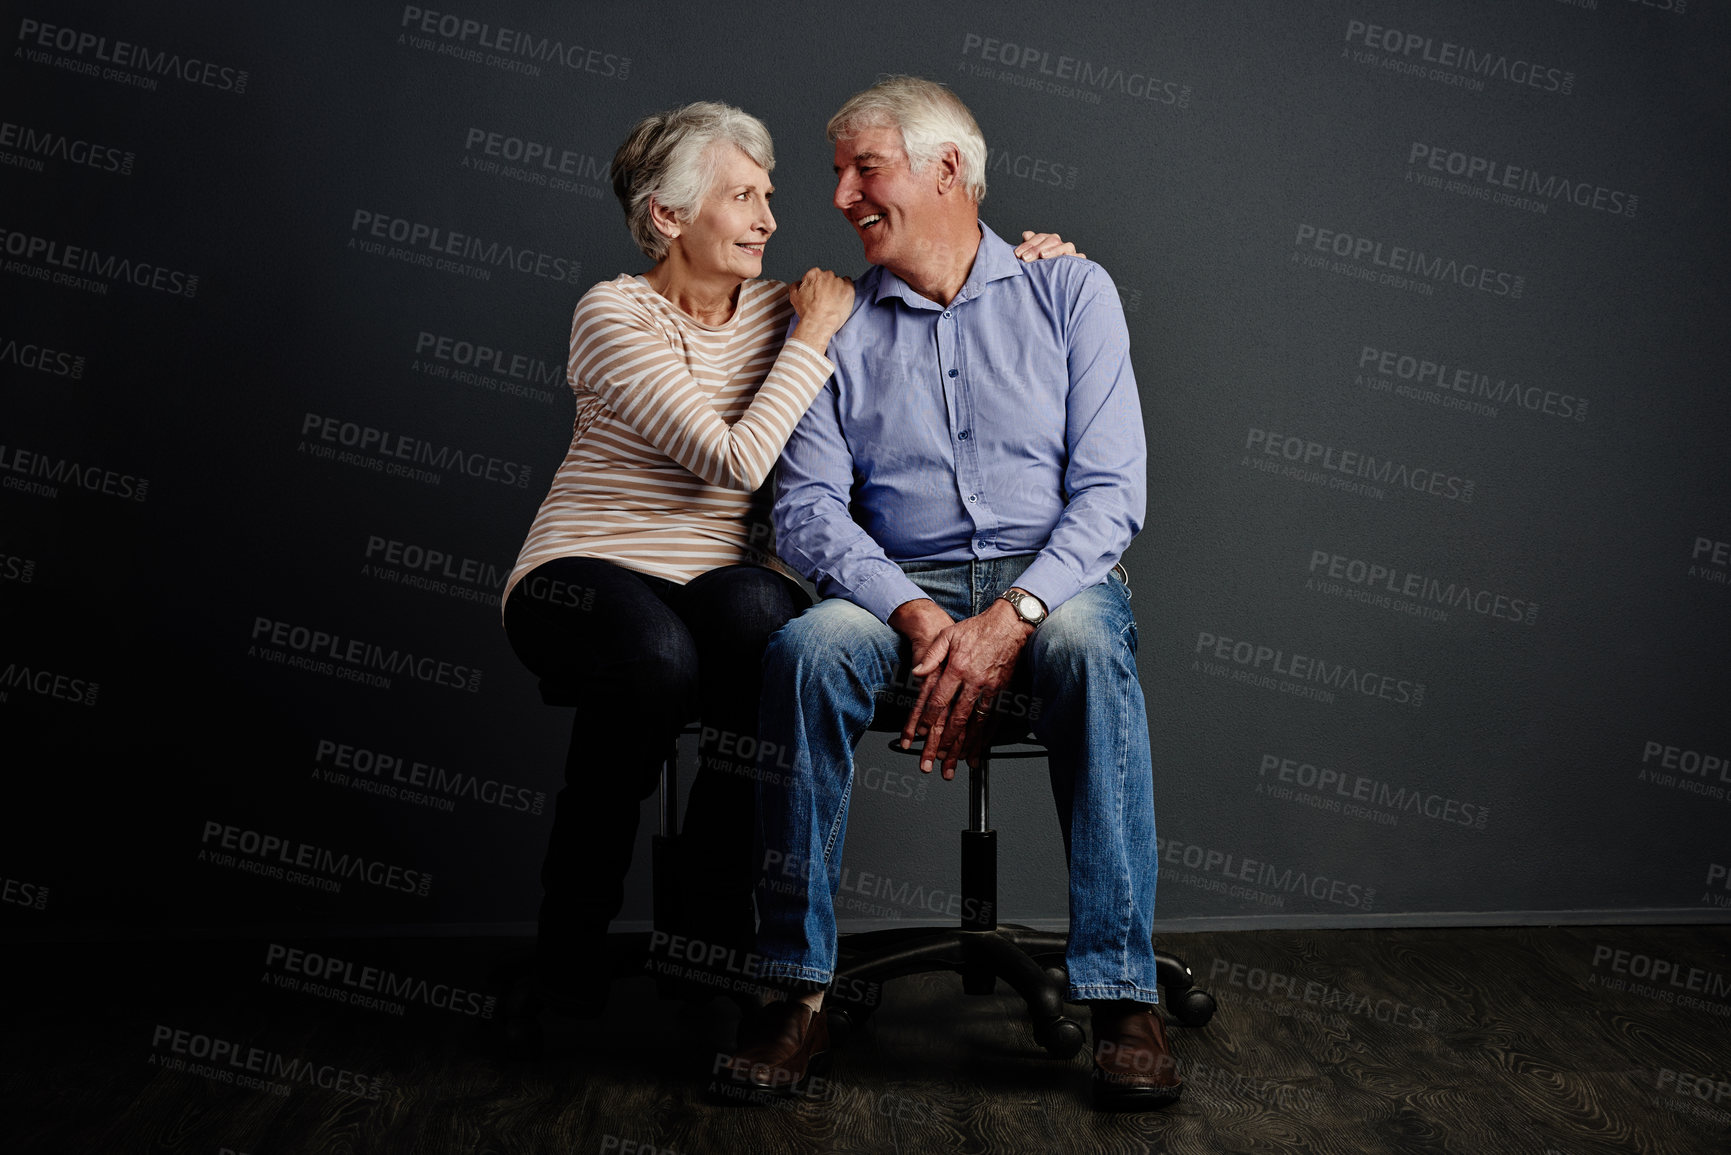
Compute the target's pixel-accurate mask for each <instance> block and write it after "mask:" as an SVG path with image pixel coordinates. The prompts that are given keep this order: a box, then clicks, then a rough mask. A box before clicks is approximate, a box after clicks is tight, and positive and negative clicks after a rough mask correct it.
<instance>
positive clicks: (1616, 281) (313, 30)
mask: <svg viewBox="0 0 1731 1155" xmlns="http://www.w3.org/2000/svg"><path fill="white" fill-rule="evenodd" d="M421 7H422V8H426V9H427V10H428V11H429V12H431V13H432V14H430V15H428V14H421V8H417V7H414V6H402V5H394V4H363V5H353V4H335V3H321V4H302V5H273V6H254V5H248V6H243V7H242V8H240V9H236V8H235V7H234V6H232V5H222V4H214V3H196V4H189V5H179V6H176V7H175V10H174V11H173V12H167V13H154V12H153V13H145V12H142V11H139V10H137V9H136V8H135V6H132V5H122V4H116V3H96V2H89V3H77V2H57V3H55V4H52V5H48V4H37V3H28V2H26V3H18V2H14V0H7V3H5V5H4V8H5V11H6V18H5V20H4V22H3V23H0V27H4V28H7V29H9V30H10V31H9V35H10V36H11V38H12V41H13V44H12V51H10V52H8V53H7V54H6V56H5V58H4V60H3V61H0V110H3V111H0V204H3V205H4V207H5V211H4V214H3V219H0V301H3V307H0V389H3V392H0V398H3V401H0V404H3V406H4V410H3V411H4V414H5V416H4V422H3V425H0V446H3V448H0V613H3V614H4V617H3V619H0V620H3V632H0V683H3V684H0V727H4V733H5V738H4V742H5V751H6V753H5V763H6V770H5V781H6V790H7V794H8V802H7V805H6V806H5V807H4V808H3V817H0V823H3V830H4V834H3V837H0V875H4V878H5V880H6V883H5V892H4V893H5V902H4V903H0V910H3V911H4V918H5V921H6V923H7V924H8V925H9V926H10V927H11V928H13V929H14V930H17V931H20V932H23V933H31V932H40V933H44V934H63V933H94V934H117V933H130V932H131V931H134V930H138V929H164V928H165V929H168V930H170V931H177V930H182V929H186V928H194V927H218V928H231V929H234V928H243V927H246V926H249V925H266V924H268V925H272V926H279V927H280V926H284V925H288V926H302V927H307V928H317V927H339V928H340V927H352V928H357V929H359V928H413V927H425V926H429V925H437V926H441V927H446V928H468V927H476V926H484V927H504V928H509V927H521V926H522V925H524V924H526V923H527V922H528V921H529V920H530V919H531V918H532V916H533V910H534V904H535V900H536V894H537V888H536V882H535V878H534V873H535V868H536V865H537V863H538V861H539V857H540V852H541V848H542V845H543V843H544V839H545V833H546V830H547V824H548V821H549V818H550V812H549V810H550V799H551V794H552V792H553V791H554V790H555V789H556V788H557V778H558V772H559V766H560V762H561V758H562V751H563V747H564V744H565V740H566V731H565V727H566V725H567V723H566V721H565V718H564V716H563V714H562V713H561V712H558V711H553V710H549V709H547V708H544V707H542V706H541V705H540V704H539V702H538V700H537V697H536V694H535V690H534V682H533V680H532V679H531V678H530V676H529V675H528V674H527V673H525V672H524V671H523V670H522V669H520V668H519V667H518V666H517V664H516V662H515V660H514V658H513V657H512V654H511V652H510V650H509V648H508V647H507V645H506V643H505V639H504V637H503V634H502V632H501V631H500V629H499V627H498V617H497V615H498V610H497V604H496V602H495V600H494V599H495V597H496V593H497V589H498V586H499V585H500V583H501V581H502V578H503V575H504V574H505V573H506V572H507V571H508V570H509V568H510V565H511V562H512V559H513V558H514V557H515V554H516V550H517V546H518V544H519V543H520V541H521V539H522V536H523V534H524V532H525V530H526V528H527V526H528V524H529V520H530V518H531V516H532V515H533V512H534V510H535V507H536V505H537V503H538V502H539V500H540V498H541V496H542V494H543V493H544V491H545V487H546V485H547V483H548V481H549V479H550V477H551V473H552V470H553V468H554V466H555V465H556V463H557V462H558V460H559V459H560V456H561V454H562V452H563V449H564V447H565V445H566V442H567V440H568V437H569V429H570V419H571V412H572V406H571V401H570V399H569V394H568V392H567V391H566V390H565V389H564V386H563V381H562V365H563V357H564V347H565V338H566V332H567V327H568V319H569V315H570V310H571V307H572V305H573V303H574V302H575V300H576V298H577V297H578V296H579V295H580V293H581V292H582V290H583V289H584V288H586V287H587V286H588V285H589V284H591V283H593V282H595V281H597V280H601V279H605V278H608V277H611V276H613V275H614V274H616V273H618V272H620V271H625V270H630V271H637V270H640V269H641V268H642V266H643V261H642V259H641V258H640V256H639V255H638V254H637V253H636V251H635V250H634V248H633V247H632V246H631V244H630V243H629V241H628V239H627V237H626V234H625V231H624V229H623V227H622V225H621V222H620V219H619V211H618V207H617V205H616V204H615V203H614V202H613V200H612V198H611V195H610V193H609V192H608V191H607V189H606V188H605V180H604V175H603V174H604V171H605V164H606V161H607V159H608V158H609V157H610V156H611V154H612V150H613V148H614V147H615V145H616V144H617V142H618V140H619V138H620V137H621V136H622V134H623V132H624V131H625V129H626V128H627V127H628V126H629V124H630V123H631V122H632V121H633V120H634V119H635V118H636V117H638V116H640V115H642V114H644V113H646V112H649V111H652V110H655V109H659V108H663V107H667V106H670V105H673V104H675V103H679V102H683V101H686V100H691V99H698V98H719V99H724V100H727V101H730V102H732V103H736V104H739V105H742V106H743V107H745V108H747V109H749V110H752V111H754V112H756V113H758V114H759V115H761V116H762V117H763V118H764V119H765V120H766V121H767V122H768V124H769V126H770V128H771V130H772V131H773V132H774V133H775V134H776V136H777V142H778V146H779V162H780V163H779V166H778V168H777V171H776V180H777V184H778V187H779V190H780V191H779V196H778V198H777V213H778V217H779V220H780V225H781V229H780V232H779V234H778V235H777V237H776V240H775V242H774V243H773V244H772V246H771V249H770V257H769V259H768V273H769V275H771V276H778V277H783V278H786V277H791V276H796V275H798V273H799V272H801V271H803V270H804V269H805V268H806V267H808V266H809V265H812V264H821V265H825V266H828V267H834V268H837V269H840V270H842V271H857V270H858V269H859V266H860V260H859V254H858V248H857V244H856V242H855V241H854V240H853V239H852V238H851V237H850V236H849V234H848V231H847V230H846V228H845V227H844V225H843V224H842V222H841V221H839V220H838V219H837V218H836V215H835V213H834V210H833V209H831V208H830V207H829V204H828V197H829V166H830V155H829V149H828V146H827V145H826V144H825V143H824V141H823V138H822V126H823V122H824V120H825V119H826V118H827V115H828V113H829V112H830V111H831V110H833V108H834V107H835V106H836V105H838V104H839V103H840V102H841V101H842V100H843V99H844V98H845V97H846V96H847V95H848V94H850V93H851V92H853V91H855V90H856V89H858V88H860V87H863V86H864V85H866V84H868V83H870V82H871V81H872V80H873V78H874V77H876V76H877V75H878V74H880V73H884V72H913V73H919V74H923V75H927V76H931V77H934V78H937V79H941V80H943V81H945V82H947V83H949V84H951V85H953V86H954V87H955V88H956V89H957V91H958V92H959V93H960V94H961V95H962V96H963V98H964V99H966V100H967V101H968V102H969V103H970V105H971V106H972V107H973V109H974V111H975V112H976V114H977V116H978V118H979V120H980V122H981V125H982V127H983V128H984V130H985V133H986V136H987V140H988V142H989V143H990V145H991V147H992V150H993V151H992V171H991V173H990V174H989V176H990V180H991V193H990V197H989V199H988V201H987V203H986V205H985V210H984V215H985V217H986V219H987V221H988V222H989V223H991V224H992V225H994V226H995V227H996V228H997V229H998V230H999V231H1000V232H1003V233H1005V234H1007V235H1009V234H1013V232H1014V231H1015V230H1019V229H1021V228H1024V227H1039V228H1047V229H1057V230H1060V231H1062V232H1063V233H1064V234H1065V235H1066V236H1069V237H1073V238H1075V239H1076V240H1078V241H1079V242H1080V244H1081V245H1082V247H1083V248H1084V249H1085V250H1086V251H1087V252H1088V253H1089V255H1090V256H1091V257H1093V258H1095V259H1097V260H1099V261H1101V262H1102V263H1103V264H1105V266H1106V267H1107V268H1108V269H1109V270H1110V271H1111V272H1112V274H1113V275H1114V277H1115V278H1116V279H1117V282H1118V284H1119V287H1120V291H1121V293H1122V295H1123V298H1124V304H1125V309H1126V313H1127V316H1128V319H1129V322H1130V329H1131V334H1132V338H1133V343H1134V345H1133V347H1134V352H1135V358H1136V365H1137V369H1138V373H1139V379H1140V383H1141V387H1142V398H1143V407H1144V410H1145V414H1146V421H1147V428H1148V433H1149V446H1150V465H1149V488H1150V495H1151V502H1150V518H1149V525H1148V528H1147V529H1146V530H1145V531H1144V533H1143V534H1142V536H1141V537H1140V538H1139V539H1138V540H1137V541H1136V543H1135V544H1134V546H1133V547H1132V548H1131V551H1130V553H1129V555H1128V557H1127V559H1126V561H1127V563H1128V565H1129V568H1130V570H1131V572H1132V574H1133V586H1134V589H1135V604H1136V607H1137V610H1138V616H1139V618H1140V622H1141V653H1140V663H1141V670H1142V676H1143V680H1144V683H1145V685H1146V687H1147V690H1148V695H1149V702H1150V716H1151V721H1152V724H1153V731H1154V735H1155V755H1156V763H1155V774H1156V778H1157V790H1158V793H1157V801H1158V808H1159V824H1160V831H1161V835H1162V843H1163V845H1162V873H1161V891H1160V894H1161V897H1160V912H1161V921H1162V923H1163V924H1165V925H1167V926H1182V925H1185V924H1195V923H1199V922H1209V921H1212V922H1215V923H1217V924H1222V925H1234V924H1235V925H1272V924H1281V923H1290V922H1294V921H1296V922H1302V923H1309V924H1315V925H1340V924H1345V923H1349V922H1353V921H1358V920H1365V919H1369V920H1372V921H1400V920H1420V921H1422V920H1432V921H1462V922H1469V921H1523V920H1539V919H1596V918H1613V919H1669V920H1676V919H1717V918H1722V917H1723V916H1724V909H1725V904H1727V903H1731V889H1728V888H1727V879H1726V876H1727V866H1728V865H1731V846H1728V845H1727V841H1726V838H1725V834H1724V831H1725V829H1726V822H1725V819H1726V817H1727V816H1731V762H1728V759H1731V727H1728V726H1727V723H1726V720H1725V707H1724V705H1723V703H1724V702H1725V700H1726V691H1727V689H1728V685H1727V683H1728V681H1731V679H1728V678H1727V659H1726V639H1727V637H1728V636H1731V631H1728V630H1727V628H1726V626H1727V621H1728V618H1731V587H1728V585H1727V574H1728V571H1731V545H1727V544H1726V543H1727V542H1731V501H1728V497H1731V473H1728V471H1727V469H1726V460H1727V448H1728V443H1731V436H1728V435H1731V416H1728V415H1727V411H1726V405H1725V402H1724V401H1723V398H1722V391H1721V389H1722V385H1723V383H1724V380H1725V378H1726V374H1727V369H1728V367H1731V343H1728V340H1727V331H1728V330H1727V325H1726V318H1727V315H1728V313H1727V308H1726V305H1727V299H1726V298H1727V276H1726V274H1727V263H1728V262H1727V244H1726V240H1727V237H1726V232H1727V213H1726V211H1725V206H1726V203H1727V196H1726V193H1727V174H1731V156H1728V152H1731V147H1728V142H1731V132H1728V129H1731V116H1728V115H1727V113H1728V109H1727V100H1726V84H1727V80H1728V79H1731V65H1728V63H1727V62H1728V61H1731V29H1728V27H1727V19H1726V16H1725V12H1724V9H1723V8H1722V7H1720V6H1717V5H1711V4H1699V3H1687V4H1685V2H1684V0H1670V3H1664V2H1659V3H1652V2H1649V3H1637V2H1634V0H1598V2H1597V3H1596V4H1593V3H1585V2H1583V3H1573V4H1571V3H1562V2H1559V0H1520V2H1518V3H1512V4H1489V3H1481V4H1463V5H1453V6H1436V5H1425V4H1417V3H1399V2H1388V3H1351V2H1347V0H1328V2H1312V3H1272V2H1265V3H1236V4H1219V3H1204V2H1200V0H1198V2H1190V3H1169V4H1143V3H1137V4H1130V3H1122V4H1111V5H1088V6H1085V7H1084V8H1079V9H1077V10H1075V11H1074V12H1073V13H1069V14H1062V15H1060V14H1059V13H1058V11H1057V10H1056V9H1053V8H1052V7H1050V6H1049V5H1047V4H1043V3H1040V4H1036V3H1017V4H993V5H989V6H988V5H984V4H973V3H964V4H953V5H945V6H940V7H936V8H934V7H932V6H929V5H915V4H903V3H892V4H890V5H888V6H887V8H886V7H885V6H881V5H880V6H879V7H878V9H875V10H874V12H873V19H872V22H871V25H872V26H871V28H870V29H869V30H861V29H860V28H859V27H858V24H857V20H856V16H857V14H856V13H854V12H852V11H850V10H843V9H839V8H834V7H832V6H827V5H813V4H793V3H785V4H767V5H758V6H754V7H753V8H752V10H751V11H750V12H744V11H741V10H739V9H738V8H736V7H730V6H721V5H711V6H703V7H700V8H699V7H696V6H691V5H684V4H659V3H653V2H648V3H641V2H640V3H634V4H630V5H619V4H609V5H606V6H593V5H578V4H537V3H494V2H491V0H464V2H463V3H461V4H456V5H454V6H453V7H450V8H435V7H434V6H433V5H424V6H421ZM507 29H508V30H510V31H509V32H506V31H504V30H507ZM553 43H556V44H557V45H558V46H559V48H560V49H562V51H561V53H560V54H559V57H558V58H557V59H553V58H550V57H549V56H548V55H546V54H545V52H544V51H541V52H539V54H538V50H539V49H540V47H541V46H543V45H548V44H553ZM519 150H522V152H523V153H525V154H527V153H532V154H533V159H532V160H528V161H527V162H524V161H517V163H513V160H516V158H517V157H518V156H519ZM495 154H496V155H495ZM393 233H394V234H395V236H393ZM476 350H484V351H485V352H483V353H479V354H477V353H476V352H475V351H476ZM477 357H480V358H481V361H480V362H477V361H476V358H477ZM364 431H372V432H370V433H368V432H364ZM363 436H365V437H368V438H371V439H372V440H371V441H369V442H367V443H362V444H353V445H350V444H346V443H345V442H346V441H352V440H354V439H356V438H360V437H363ZM435 555H438V556H437V557H436V556H435ZM315 636H319V638H318V640H317V641H315ZM370 683H383V684H370ZM869 743H870V744H869V745H868V746H867V747H866V751H865V754H864V755H863V756H862V759H861V766H862V768H864V773H865V775H866V776H865V777H863V778H862V788H861V789H860V790H858V791H857V792H856V795H855V815H856V817H855V821H854V824H853V835H854V837H853V840H852V844H851V845H850V847H849V850H848V865H849V868H850V870H851V871H853V872H855V873H853V874H852V875H851V876H850V877H851V879H852V882H851V883H850V889H849V890H848V891H847V892H846V893H845V894H844V896H843V903H844V909H843V911H842V914H843V917H844V919H845V920H846V921H847V923H848V924H850V925H863V924H865V923H868V922H872V921H874V920H881V919H883V918H890V917H893V918H896V919H898V920H904V921H905V920H908V919H917V918H921V917H934V918H935V917H938V913H937V912H941V910H942V908H943V906H944V905H945V901H946V899H947V897H948V896H949V894H950V893H951V892H952V891H953V889H954V886H955V861H954V860H955V854H954V843H955V835H954V831H955V830H956V829H957V828H958V827H959V826H960V824H961V803H962V790H961V788H960V785H959V783H957V784H950V785H946V784H944V783H942V782H926V781H921V780H918V779H917V776H915V775H913V774H912V767H911V765H910V764H908V763H906V762H903V761H902V760H900V759H896V758H893V757H892V756H890V755H889V754H887V753H884V752H881V747H882V740H881V739H879V738H877V737H873V738H871V739H870V740H869ZM340 748H352V751H354V752H364V753H354V752H351V753H349V754H347V755H339V753H338V750H339V749H340ZM340 758H341V760H344V761H347V762H348V763H349V764H350V765H349V767H348V769H347V770H346V771H345V770H344V769H343V767H341V766H339V764H338V763H339V759H340ZM417 763H420V764H424V765H423V766H422V768H420V769H417V768H416V764H417ZM426 767H437V768H438V770H437V772H434V771H432V770H428V769H427V768H426ZM344 774H346V778H345V777H343V775H344ZM394 778H397V779H399V780H397V781H393V779H394ZM417 779H418V780H420V781H421V785H420V786H419V787H418V788H417V787H415V786H413V785H411V781H410V780H417ZM369 786H370V787H372V788H373V789H371V790H368V789H363V788H362V787H369ZM392 788H394V789H395V794H394V795H392V794H391V793H389V792H388V791H389V790H390V789H392ZM995 793H996V809H995V817H996V819H997V825H998V826H999V827H1000V828H1001V829H1003V830H1004V831H1005V834H1004V836H1003V837H1004V838H1005V840H1006V844H1007V850H1006V853H1007V855H1008V856H1009V858H1010V859H1011V861H1009V862H1008V863H1007V864H1006V880H1005V895H1004V898H1005V905H1006V913H1007V914H1009V915H1011V916H1015V917H1019V918H1024V919H1029V920H1034V921H1040V920H1052V919H1062V917H1063V915H1064V887H1063V881H1062V863H1061V857H1060V854H1059V850H1058V841H1057V833H1056V823H1055V821H1054V819H1053V817H1052V814H1051V804H1050V801H1049V799H1048V796H1047V794H1046V789H1045V785H1044V775H1043V773H1042V772H1041V771H1040V768H1039V764H1037V763H1032V764H1023V765H1020V766H1016V767H1010V766H1008V765H1006V767H1005V769H1004V771H1003V772H1002V773H1001V774H1000V775H999V777H998V780H997V782H996V792H995ZM230 828H232V829H230ZM255 838H256V839H258V840H261V841H260V846H259V850H260V853H257V854H251V855H249V854H247V853H245V852H243V851H240V850H237V851H235V852H234V853H233V857H232V858H225V857H222V854H223V853H224V852H223V851H222V845H221V844H222V843H223V841H224V840H225V839H229V840H232V841H234V843H235V845H236V846H237V847H240V846H245V847H252V846H253V845H254V839H255ZM264 839H276V840H280V842H273V843H269V844H268V846H269V852H268V854H266V853H265V852H264V851H265V846H266V845H267V844H265V843H263V841H262V840H264ZM345 856H346V857H345ZM285 859H287V860H290V863H291V864H289V865H285ZM293 862H299V863H300V864H301V865H300V867H299V868H298V869H297V868H296V867H295V866H294V865H292V863H293ZM645 875H646V860H645V868H644V869H640V871H639V872H638V873H637V874H636V875H634V877H633V883H632V892H631V902H630V906H629V909H628V910H627V912H626V921H627V922H640V921H641V920H642V919H643V918H644V917H645V915H646V913H647V886H646V877H645ZM868 876H869V877H868Z"/></svg>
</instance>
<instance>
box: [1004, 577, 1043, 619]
mask: <svg viewBox="0 0 1731 1155" xmlns="http://www.w3.org/2000/svg"><path fill="white" fill-rule="evenodd" d="M998 596H999V597H1000V598H1002V599H1003V600H1004V601H1007V602H1009V603H1010V608H1011V609H1013V610H1015V611H1016V616H1017V617H1019V618H1021V619H1022V620H1023V621H1024V622H1027V623H1028V624H1029V625H1030V626H1033V627H1034V628H1035V629H1039V628H1040V623H1041V622H1043V621H1045V620H1046V603H1044V602H1042V601H1041V600H1040V599H1039V598H1037V597H1035V596H1034V595H1033V594H1031V593H1029V592H1028V591H1027V590H1019V589H1016V588H1014V587H1011V588H1010V589H1007V590H1005V591H1004V592H1003V593H1001V594H999V595H998Z"/></svg>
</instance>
